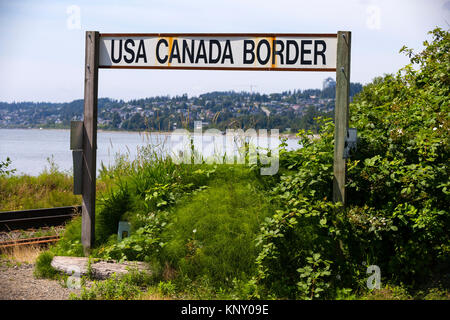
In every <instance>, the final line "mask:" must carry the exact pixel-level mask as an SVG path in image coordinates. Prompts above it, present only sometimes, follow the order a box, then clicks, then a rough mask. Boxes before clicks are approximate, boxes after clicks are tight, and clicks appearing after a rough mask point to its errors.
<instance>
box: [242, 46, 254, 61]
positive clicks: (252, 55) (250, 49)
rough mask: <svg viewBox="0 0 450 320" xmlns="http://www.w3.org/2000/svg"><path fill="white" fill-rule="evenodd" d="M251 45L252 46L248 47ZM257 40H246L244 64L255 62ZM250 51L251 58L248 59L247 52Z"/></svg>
mask: <svg viewBox="0 0 450 320" xmlns="http://www.w3.org/2000/svg"><path fill="white" fill-rule="evenodd" d="M247 45H250V48H248V47H247ZM253 50H255V42H254V41H253V40H244V64H252V63H253V62H255V53H254V52H253ZM248 53H250V57H251V58H250V59H247V54H248Z"/></svg>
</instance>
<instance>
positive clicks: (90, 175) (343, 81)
mask: <svg viewBox="0 0 450 320" xmlns="http://www.w3.org/2000/svg"><path fill="white" fill-rule="evenodd" d="M102 37H170V38H174V37H175V38H176V37H216V38H219V37H222V38H223V37H231V38H232V37H253V38H271V39H276V38H280V37H281V38H282V37H303V38H318V37H319V38H320V37H322V38H334V37H336V38H337V52H336V68H311V67H309V68H301V67H300V68H273V67H268V68H251V67H235V68H230V67H189V66H181V67H176V66H171V67H167V66H151V67H145V66H99V56H100V39H101V38H102ZM350 51H351V32H349V31H339V32H337V34H305V33H299V34H294V33H293V34H289V33H287V34H286V33H284V34H272V33H248V34H239V33H220V34H218V33H203V34H199V33H165V34H163V33H136V34H126V33H102V34H100V33H99V32H98V31H86V48H85V77H84V118H83V164H82V190H81V192H82V198H83V203H82V232H81V240H82V244H83V248H84V251H85V254H86V255H88V254H89V252H90V249H91V248H92V247H93V246H94V243H95V197H96V188H95V187H96V160H97V113H98V110H97V100H98V70H99V68H117V69H121V68H127V69H184V70H246V71H320V72H336V99H335V134H334V137H335V143H334V163H333V174H334V178H333V201H334V202H342V203H344V204H345V177H346V170H347V169H346V161H345V159H344V157H343V155H344V146H345V137H346V135H347V130H348V118H349V109H348V105H349V91H350Z"/></svg>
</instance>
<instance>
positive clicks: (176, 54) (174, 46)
mask: <svg viewBox="0 0 450 320" xmlns="http://www.w3.org/2000/svg"><path fill="white" fill-rule="evenodd" d="M173 59H177V60H178V63H181V60H180V50H179V49H178V40H177V39H175V40H173V43H172V50H170V58H169V63H172V61H173Z"/></svg>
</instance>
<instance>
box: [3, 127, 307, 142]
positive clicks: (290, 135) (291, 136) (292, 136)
mask: <svg viewBox="0 0 450 320" xmlns="http://www.w3.org/2000/svg"><path fill="white" fill-rule="evenodd" d="M0 130H38V131H40V130H54V131H70V128H0ZM97 132H101V133H104V132H107V133H126V134H139V135H162V136H169V135H171V134H173V132H170V131H128V130H105V129H97ZM191 133H193V132H191ZM279 135H280V137H281V138H288V139H298V138H297V135H296V134H295V133H280V134H279ZM268 136H270V134H269V135H268Z"/></svg>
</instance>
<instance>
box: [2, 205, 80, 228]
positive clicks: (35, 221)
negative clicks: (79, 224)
mask: <svg viewBox="0 0 450 320" xmlns="http://www.w3.org/2000/svg"><path fill="white" fill-rule="evenodd" d="M80 213H81V206H71V207H56V208H45V209H32V210H22V211H6V212H0V231H11V230H17V229H29V228H41V227H52V226H59V225H62V224H64V223H65V222H67V221H68V220H70V219H72V218H73V217H74V216H77V215H79V214H80Z"/></svg>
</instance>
